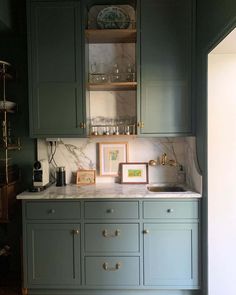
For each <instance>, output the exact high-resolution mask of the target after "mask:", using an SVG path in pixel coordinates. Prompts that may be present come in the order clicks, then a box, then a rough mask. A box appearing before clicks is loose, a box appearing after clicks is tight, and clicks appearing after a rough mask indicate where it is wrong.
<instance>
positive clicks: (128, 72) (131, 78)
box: [126, 63, 135, 82]
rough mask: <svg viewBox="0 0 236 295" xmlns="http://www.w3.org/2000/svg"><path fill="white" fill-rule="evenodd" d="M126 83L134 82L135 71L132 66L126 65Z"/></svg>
mask: <svg viewBox="0 0 236 295" xmlns="http://www.w3.org/2000/svg"><path fill="white" fill-rule="evenodd" d="M126 81H127V82H134V81H135V70H134V65H132V64H130V63H129V64H128V65H127V69H126Z"/></svg>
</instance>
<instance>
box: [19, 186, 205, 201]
mask: <svg viewBox="0 0 236 295" xmlns="http://www.w3.org/2000/svg"><path fill="white" fill-rule="evenodd" d="M149 185H154V184H149ZM172 185H173V184H172ZM182 187H183V188H185V190H186V191H184V192H158V193H157V192H150V191H148V189H147V185H146V184H137V185H134V184H132V185H131V184H118V183H109V184H95V185H87V186H78V185H74V184H71V185H67V186H64V187H56V186H55V185H52V186H50V187H49V188H47V189H46V190H44V191H42V192H29V191H25V192H23V193H21V194H19V195H18V196H17V199H19V200H40V199H42V200H44V199H110V198H120V199H131V198H160V199H166V198H172V199H173V198H184V199H186V198H190V199H191V198H201V194H199V193H196V192H194V191H192V190H191V189H189V188H187V187H186V186H182Z"/></svg>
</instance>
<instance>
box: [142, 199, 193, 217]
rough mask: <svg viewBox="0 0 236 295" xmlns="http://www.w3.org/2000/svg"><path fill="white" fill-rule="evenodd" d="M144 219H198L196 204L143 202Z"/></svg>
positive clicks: (186, 202) (187, 202)
mask: <svg viewBox="0 0 236 295" xmlns="http://www.w3.org/2000/svg"><path fill="white" fill-rule="evenodd" d="M143 216H144V218H170V219H171V218H198V202H195V201H193V202H190V201H164V202H163V201H156V202H144V204H143Z"/></svg>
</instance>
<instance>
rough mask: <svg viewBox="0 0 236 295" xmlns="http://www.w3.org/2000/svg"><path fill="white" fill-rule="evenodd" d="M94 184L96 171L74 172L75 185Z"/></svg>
mask: <svg viewBox="0 0 236 295" xmlns="http://www.w3.org/2000/svg"><path fill="white" fill-rule="evenodd" d="M95 183H96V170H78V171H77V172H76V184H77V185H89V184H95Z"/></svg>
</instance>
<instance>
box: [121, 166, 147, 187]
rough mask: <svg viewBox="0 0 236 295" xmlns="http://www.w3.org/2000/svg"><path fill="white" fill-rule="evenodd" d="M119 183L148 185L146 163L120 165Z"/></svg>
mask: <svg viewBox="0 0 236 295" xmlns="http://www.w3.org/2000/svg"><path fill="white" fill-rule="evenodd" d="M120 166H121V183H124V184H128V183H130V184H134V183H136V184H141V183H148V163H121V164H120Z"/></svg>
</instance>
